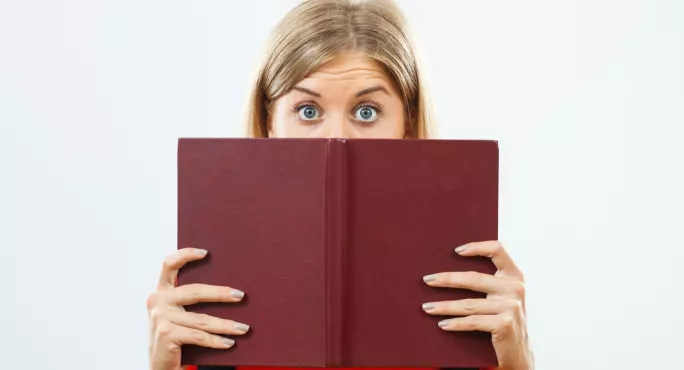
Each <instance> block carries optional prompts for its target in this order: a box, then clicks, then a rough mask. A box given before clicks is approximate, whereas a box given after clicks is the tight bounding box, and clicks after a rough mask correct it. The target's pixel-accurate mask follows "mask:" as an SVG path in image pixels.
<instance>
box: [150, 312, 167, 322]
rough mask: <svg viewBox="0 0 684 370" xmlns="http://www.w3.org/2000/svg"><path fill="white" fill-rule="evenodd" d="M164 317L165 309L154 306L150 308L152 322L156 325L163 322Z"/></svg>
mask: <svg viewBox="0 0 684 370" xmlns="http://www.w3.org/2000/svg"><path fill="white" fill-rule="evenodd" d="M163 318H164V312H163V310H161V309H159V308H153V309H151V310H150V321H151V322H152V324H153V325H156V324H157V323H159V322H161V321H162V319H163Z"/></svg>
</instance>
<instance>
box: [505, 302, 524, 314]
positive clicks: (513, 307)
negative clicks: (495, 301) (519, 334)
mask: <svg viewBox="0 0 684 370" xmlns="http://www.w3.org/2000/svg"><path fill="white" fill-rule="evenodd" d="M507 306H508V310H509V311H510V312H514V313H516V314H517V313H521V312H523V306H522V302H521V301H519V300H517V299H510V300H508V301H507Z"/></svg>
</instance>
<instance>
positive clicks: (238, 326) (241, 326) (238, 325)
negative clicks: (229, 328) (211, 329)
mask: <svg viewBox="0 0 684 370" xmlns="http://www.w3.org/2000/svg"><path fill="white" fill-rule="evenodd" d="M235 329H237V330H239V331H242V332H246V331H247V330H249V325H245V324H242V323H239V322H236V323H235Z"/></svg>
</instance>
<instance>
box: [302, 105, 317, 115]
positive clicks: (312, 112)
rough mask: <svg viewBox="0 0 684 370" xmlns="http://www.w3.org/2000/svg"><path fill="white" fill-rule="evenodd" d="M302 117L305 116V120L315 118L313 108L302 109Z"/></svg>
mask: <svg viewBox="0 0 684 370" xmlns="http://www.w3.org/2000/svg"><path fill="white" fill-rule="evenodd" d="M304 116H306V118H313V117H315V116H316V111H315V110H314V109H313V108H311V107H308V108H306V109H304Z"/></svg>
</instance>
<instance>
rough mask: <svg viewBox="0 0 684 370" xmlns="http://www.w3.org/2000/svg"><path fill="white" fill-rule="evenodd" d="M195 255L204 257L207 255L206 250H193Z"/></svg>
mask: <svg viewBox="0 0 684 370" xmlns="http://www.w3.org/2000/svg"><path fill="white" fill-rule="evenodd" d="M195 254H199V255H200V256H204V255H205V254H207V250H206V249H200V248H195Z"/></svg>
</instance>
